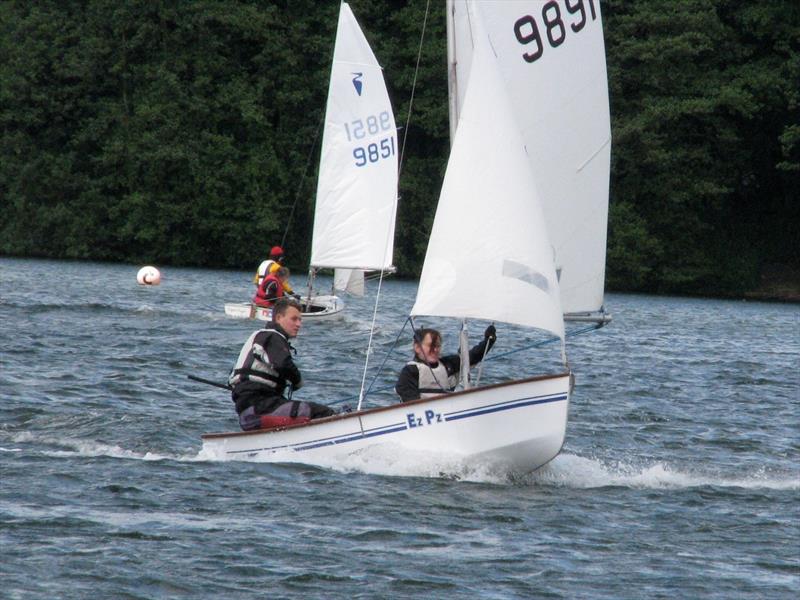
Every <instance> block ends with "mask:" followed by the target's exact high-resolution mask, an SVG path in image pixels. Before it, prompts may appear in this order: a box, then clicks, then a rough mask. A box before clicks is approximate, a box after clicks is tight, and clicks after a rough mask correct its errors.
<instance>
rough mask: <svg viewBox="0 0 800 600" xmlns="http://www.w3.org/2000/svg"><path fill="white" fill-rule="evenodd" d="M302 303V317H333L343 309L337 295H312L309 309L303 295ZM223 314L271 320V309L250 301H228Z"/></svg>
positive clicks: (342, 303) (237, 317)
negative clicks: (306, 308) (307, 309)
mask: <svg viewBox="0 0 800 600" xmlns="http://www.w3.org/2000/svg"><path fill="white" fill-rule="evenodd" d="M300 303H301V304H302V305H303V307H304V310H303V319H304V320H307V319H323V318H328V317H334V316H336V315H338V314H339V313H340V312H342V309H344V302H342V300H341V298H339V297H338V296H314V299H313V300H312V301H311V303H310V307H311V310H309V311H306V310H305V307H306V305H307V304H308V303H307V301H306V298H305V296H303V297H302V298H300ZM225 314H226V315H228V316H229V317H234V318H235V319H258V320H260V321H271V320H272V309H270V308H264V307H263V306H256V305H255V304H253V303H252V302H229V303H226V304H225Z"/></svg>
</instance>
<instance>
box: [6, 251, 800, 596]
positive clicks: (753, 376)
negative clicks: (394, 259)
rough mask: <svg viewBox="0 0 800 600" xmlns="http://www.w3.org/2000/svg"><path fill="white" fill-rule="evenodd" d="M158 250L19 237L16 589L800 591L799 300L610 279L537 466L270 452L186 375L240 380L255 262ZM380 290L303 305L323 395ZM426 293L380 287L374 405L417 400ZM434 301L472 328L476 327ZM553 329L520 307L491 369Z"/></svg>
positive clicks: (360, 334)
mask: <svg viewBox="0 0 800 600" xmlns="http://www.w3.org/2000/svg"><path fill="white" fill-rule="evenodd" d="M137 270H138V267H135V266H129V265H105V264H95V263H77V262H55V261H39V260H14V259H0V394H2V404H0V581H2V584H1V585H2V589H1V590H0V597H3V598H10V599H16V598H25V599H27V598H142V599H150V598H256V597H258V598H400V597H405V598H412V597H414V598H416V597H420V598H676V597H677V598H700V597H702V598H759V599H760V598H794V597H796V596H795V594H796V593H797V590H798V589H800V543H799V542H798V539H800V503H799V502H798V500H800V466H799V463H798V455H800V411H799V410H798V406H800V400H799V399H798V396H800V393H799V391H798V390H800V376H799V375H798V368H799V367H800V307H799V306H798V305H784V304H764V303H753V302H733V301H716V300H700V299H679V298H658V297H652V296H631V295H618V294H609V295H608V296H607V309H608V310H609V311H610V312H611V313H612V314H613V315H614V321H613V322H612V323H611V325H609V326H608V327H605V328H604V329H601V330H599V331H592V332H588V333H584V334H582V335H577V336H575V337H572V338H570V339H569V342H568V356H569V360H570V366H571V367H572V369H573V371H574V372H575V374H576V380H577V381H576V388H575V392H574V396H573V399H572V401H571V405H570V422H569V426H568V431H567V442H566V445H565V448H564V451H563V452H562V454H561V455H560V456H558V457H557V458H556V459H555V460H554V461H553V462H552V463H550V464H549V465H547V466H546V467H545V468H543V469H541V470H540V471H539V472H536V473H533V474H509V473H496V472H490V471H488V470H486V469H484V468H481V467H480V465H470V464H463V463H462V462H460V461H459V460H458V459H457V458H456V457H452V456H447V455H446V454H442V455H441V456H425V455H416V456H408V455H403V454H401V453H396V452H388V451H387V452H382V453H381V452H374V453H361V454H359V455H356V456H352V457H350V458H349V459H348V460H347V461H346V462H337V463H332V464H329V465H324V466H321V465H316V466H312V465H304V464H278V465H275V464H273V465H270V464H259V463H251V462H214V461H208V460H205V459H204V458H203V457H202V456H201V454H200V448H201V443H200V435H201V434H202V433H204V432H208V431H225V430H232V429H235V428H236V419H235V414H234V411H233V405H232V403H231V401H230V399H229V397H228V395H227V394H226V392H224V391H223V390H219V389H217V388H214V387H211V386H207V385H202V384H198V383H195V382H192V381H190V380H188V379H187V377H186V376H187V375H188V374H193V375H197V376H200V377H205V378H207V379H212V380H215V381H223V380H224V378H225V376H226V374H227V371H228V369H229V368H230V367H231V365H232V363H233V361H234V360H235V358H236V355H237V353H238V351H239V348H240V347H241V344H242V342H243V341H244V340H245V338H246V337H247V336H248V334H249V332H250V331H252V329H253V327H254V323H253V322H250V321H238V320H234V319H228V318H226V317H225V316H224V314H223V310H222V308H223V304H224V303H225V302H230V301H242V300H245V299H247V298H248V296H249V295H250V294H251V293H252V290H251V287H252V284H250V283H249V277H250V273H245V272H237V271H205V270H194V269H177V268H165V269H162V275H163V281H162V284H161V285H160V286H158V287H142V286H138V285H137V284H136V272H137ZM295 285H296V287H302V282H301V281H296V282H295ZM375 291H376V285H375V284H374V283H373V284H372V285H371V286H370V289H369V293H368V295H367V297H365V298H348V299H347V302H348V307H347V309H346V310H345V312H344V314H343V316H342V317H341V318H338V319H336V320H334V321H330V322H326V323H322V322H307V323H305V324H304V328H303V331H302V332H301V335H300V337H299V338H298V340H297V344H296V346H297V348H298V357H297V360H298V362H299V364H300V366H301V368H302V370H303V372H304V375H305V378H306V381H307V384H306V387H305V388H304V389H303V390H301V391H300V392H299V393H298V394H300V395H302V397H303V398H305V399H311V400H315V401H319V402H336V403H339V404H340V403H344V402H352V401H353V397H354V396H356V395H357V393H358V389H359V386H360V384H361V380H362V376H363V374H364V359H365V356H366V348H367V343H368V340H369V331H370V325H371V322H372V318H373V308H372V307H373V302H374V297H375ZM415 291H416V284H415V283H414V282H404V281H392V280H390V281H387V282H385V283H384V284H383V288H382V292H381V302H380V305H379V306H380V309H379V312H378V316H377V318H376V334H375V338H374V340H373V353H372V356H371V358H370V363H369V366H368V368H367V376H366V383H367V385H368V386H369V385H371V390H372V393H371V394H370V395H369V396H368V397H367V399H368V401H369V402H371V403H373V404H386V403H390V402H394V398H393V396H392V393H391V389H390V388H391V384H392V383H393V381H394V376H395V374H396V372H397V371H398V370H399V369H400V368H401V366H402V365H403V363H404V362H405V360H407V356H408V354H409V349H410V345H409V343H408V337H409V336H408V329H406V330H405V331H402V327H403V323H404V320H405V316H406V315H407V313H408V310H409V309H410V307H411V304H412V303H413V298H414V294H415ZM487 301H488V299H487ZM429 323H430V324H432V325H436V326H441V328H442V329H443V331H444V332H445V344H446V346H450V347H451V348H452V347H453V346H454V344H455V337H456V335H455V327H454V325H453V324H450V323H441V322H435V321H430V322H429ZM483 326H484V324H480V323H479V324H476V326H475V327H474V331H475V332H477V333H480V331H481V330H482V327H483ZM398 339H399V345H398V346H397V348H396V349H395V351H393V352H391V353H389V354H388V357H387V352H389V350H391V348H392V347H393V345H394V343H395V341H396V340H398ZM536 341H538V338H537V337H536V336H535V335H533V334H531V333H530V332H525V331H522V330H519V329H514V328H510V327H505V326H498V345H497V347H496V348H495V350H494V351H493V353H492V358H493V360H489V361H487V362H486V364H485V367H484V370H483V372H482V375H481V377H482V380H483V381H485V382H492V381H500V380H503V379H506V378H509V377H514V376H516V375H518V374H531V373H535V372H537V370H548V369H550V368H551V367H552V365H554V364H556V363H557V359H558V348H556V347H554V346H553V345H544V346H535V342H536ZM448 342H450V343H449V344H448ZM384 360H385V365H383V368H381V366H382V363H383V362H384Z"/></svg>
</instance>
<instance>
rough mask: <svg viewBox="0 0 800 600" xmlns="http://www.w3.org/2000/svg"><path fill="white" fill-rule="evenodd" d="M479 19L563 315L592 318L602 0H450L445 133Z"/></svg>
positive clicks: (601, 205)
mask: <svg viewBox="0 0 800 600" xmlns="http://www.w3.org/2000/svg"><path fill="white" fill-rule="evenodd" d="M478 20H480V22H481V23H482V27H483V28H484V29H485V31H486V34H487V35H488V37H489V40H490V44H491V47H492V50H493V52H494V54H495V56H496V57H497V60H498V62H499V65H500V70H501V72H502V78H503V80H504V82H505V85H506V88H507V90H508V93H509V97H510V100H511V105H512V107H513V113H514V117H515V119H516V121H517V124H518V126H519V128H520V133H521V134H522V137H523V140H524V143H525V147H526V148H527V152H528V162H529V166H530V169H531V171H532V173H533V174H534V179H535V180H536V189H537V191H538V193H539V197H540V199H541V201H542V208H543V210H544V216H545V221H546V223H547V232H548V234H549V237H550V242H551V243H552V244H553V249H554V253H555V263H556V269H557V271H558V273H559V285H560V289H561V304H562V307H563V310H564V312H565V313H587V312H596V311H599V310H601V309H602V306H603V289H604V280H605V256H606V228H607V220H608V187H609V167H610V147H611V144H610V142H611V125H610V117H609V105H608V84H607V75H606V61H605V49H604V44H603V29H602V23H601V17H600V2H599V0H548V1H545V0H511V1H509V0H496V1H493V2H488V3H480V2H471V1H469V0H448V31H449V39H448V53H449V55H450V66H449V74H450V92H451V115H450V116H451V128H453V127H454V126H457V127H460V122H461V121H460V119H459V115H460V114H461V113H463V111H464V104H465V102H466V93H467V92H466V90H467V88H468V87H471V86H470V85H469V81H468V80H469V79H470V77H472V76H473V75H471V73H472V70H471V63H472V62H473V61H474V56H473V54H474V52H475V51H476V50H475V49H474V40H475V38H476V32H475V24H476V22H477V21H478ZM488 114H492V115H494V114H495V111H490V112H489V113H488ZM456 124H457V125H456Z"/></svg>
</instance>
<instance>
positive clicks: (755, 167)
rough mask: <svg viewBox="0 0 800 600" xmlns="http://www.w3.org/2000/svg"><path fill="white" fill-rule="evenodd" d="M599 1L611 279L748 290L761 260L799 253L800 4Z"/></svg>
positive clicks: (667, 287)
mask: <svg viewBox="0 0 800 600" xmlns="http://www.w3.org/2000/svg"><path fill="white" fill-rule="evenodd" d="M604 8H605V13H604V19H605V30H606V43H607V48H608V63H609V80H610V95H611V101H612V124H613V135H614V142H613V150H612V153H613V165H612V185H611V191H612V206H611V223H610V229H609V231H610V235H609V261H608V281H609V285H611V286H613V287H615V288H617V289H631V288H634V289H648V290H655V291H666V292H684V293H686V292H688V293H721V294H740V293H742V292H743V291H744V290H745V289H746V286H748V285H752V283H753V281H754V277H753V276H752V273H754V272H755V271H756V270H757V266H758V264H759V263H761V262H765V261H770V260H772V261H774V260H791V257H790V256H787V249H788V248H791V246H792V245H793V244H794V242H792V240H793V239H796V235H797V231H796V226H797V216H798V209H797V203H796V193H797V192H796V190H797V189H798V185H797V183H798V181H797V179H796V177H795V178H791V177H790V176H788V174H789V173H790V172H791V171H792V165H793V164H794V165H796V164H797V163H796V158H797V152H798V150H797V137H796V133H794V132H795V126H793V125H792V124H791V123H792V121H795V122H796V120H797V118H798V104H797V98H798V90H799V89H800V77H798V73H800V71H798V48H797V40H798V39H800V18H798V13H800V8H799V7H798V6H797V4H796V3H792V2H780V1H775V2H769V3H765V2H761V3H742V2H735V1H733V0H731V1H728V0H716V1H708V0H682V1H681V2H669V3H665V2H661V1H660V0H639V1H637V2H630V1H609V2H608V3H607V5H606V6H604ZM793 160H794V162H793ZM781 170H783V172H784V174H782V171H781ZM790 197H792V198H794V199H795V201H794V202H787V200H788V199H789V198H790ZM619 218H623V219H624V221H625V222H619V221H618V219H619ZM770 239H771V240H772V242H770V241H769V240H770ZM741 246H745V247H746V251H738V252H736V253H735V257H734V260H731V259H730V258H727V259H726V258H725V257H726V253H728V252H730V251H731V249H732V248H736V247H741ZM653 249H657V251H653ZM794 259H795V260H796V257H794ZM742 273H747V274H748V275H747V276H742Z"/></svg>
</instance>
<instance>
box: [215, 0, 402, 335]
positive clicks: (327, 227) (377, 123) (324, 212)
mask: <svg viewBox="0 0 800 600" xmlns="http://www.w3.org/2000/svg"><path fill="white" fill-rule="evenodd" d="M398 150H399V148H398V143H397V127H396V125H395V119H394V112H393V111H392V105H391V103H390V101H389V94H388V92H387V91H386V83H385V82H384V79H383V69H382V68H381V66H380V64H378V61H377V60H376V58H375V55H374V54H373V52H372V49H371V48H370V46H369V43H368V42H367V39H366V37H364V33H363V32H362V31H361V28H360V27H359V25H358V22H357V21H356V19H355V17H354V16H353V12H352V11H351V10H350V7H349V5H348V4H347V3H342V5H341V8H340V11H339V23H338V27H337V30H336V43H335V47H334V52H333V65H332V67H331V77H330V84H329V88H328V101H327V105H326V109H325V128H324V131H323V135H322V151H321V153H320V166H319V178H318V180H317V195H316V205H315V211H314V229H313V234H312V243H311V260H310V265H309V275H308V288H307V293H306V294H305V295H304V296H303V297H302V298H301V300H300V301H301V304H302V305H303V307H304V310H303V318H304V319H308V318H314V319H315V318H324V317H331V316H335V315H337V314H338V313H339V312H341V311H342V309H344V306H345V303H344V301H343V300H342V299H341V298H340V297H338V296H336V295H335V294H322V295H320V294H318V293H317V291H316V290H315V289H314V286H315V281H316V275H317V272H318V271H319V270H321V269H334V270H335V273H337V275H338V278H337V277H336V276H335V277H334V290H341V291H346V292H348V293H352V294H354V295H363V272H364V271H380V272H393V271H394V266H393V265H392V258H393V250H394V227H395V217H396V213H397V170H398ZM340 270H341V271H342V272H341V273H338V271H340ZM345 277H346V280H345ZM359 278H360V282H361V284H360V286H359ZM337 284H338V287H337ZM225 313H226V314H228V315H230V316H239V317H243V318H257V319H262V320H269V319H270V318H271V316H272V311H270V310H269V309H261V308H259V307H255V306H253V305H250V303H239V304H226V305H225Z"/></svg>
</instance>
